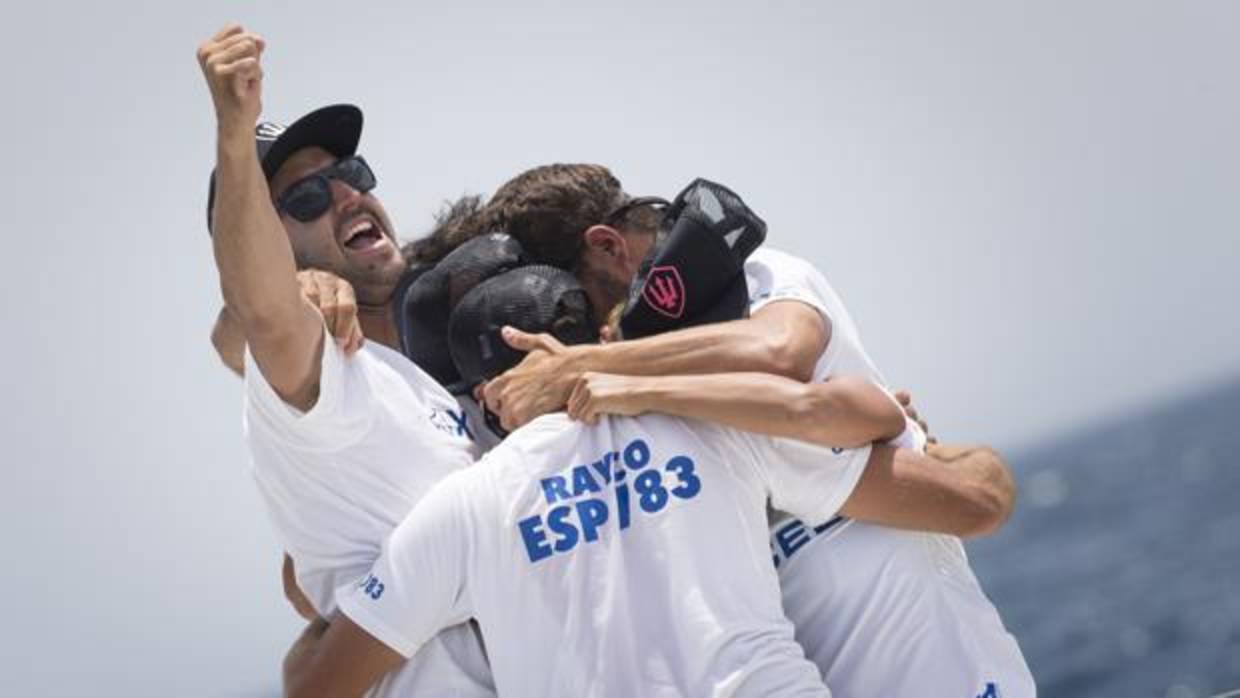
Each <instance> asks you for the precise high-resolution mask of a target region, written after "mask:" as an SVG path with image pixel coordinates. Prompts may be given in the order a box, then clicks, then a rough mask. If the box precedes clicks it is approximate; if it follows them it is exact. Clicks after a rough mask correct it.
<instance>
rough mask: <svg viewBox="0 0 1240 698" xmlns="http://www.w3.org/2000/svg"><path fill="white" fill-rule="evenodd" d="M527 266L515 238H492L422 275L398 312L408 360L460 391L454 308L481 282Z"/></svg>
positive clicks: (461, 249)
mask: <svg viewBox="0 0 1240 698" xmlns="http://www.w3.org/2000/svg"><path fill="white" fill-rule="evenodd" d="M525 261H526V259H525V253H524V251H523V250H522V249H521V245H520V243H518V242H517V241H516V240H515V239H514V238H512V237H510V236H508V235H505V234H504V233H491V234H489V235H483V236H481V237H477V238H474V239H472V240H470V241H469V242H466V243H464V244H463V245H461V246H460V247H458V248H456V249H455V250H453V251H452V252H451V253H449V254H448V255H447V256H446V257H444V258H443V259H441V260H440V261H439V263H438V264H436V265H435V266H434V267H432V268H431V269H429V270H427V271H425V272H423V273H422V274H421V275H420V276H418V277H417V278H416V279H415V280H414V281H413V282H412V283H411V284H409V287H408V290H406V291H405V295H404V298H403V299H402V301H401V304H400V307H399V308H398V310H399V320H398V322H397V326H398V327H399V328H400V330H401V338H400V339H401V348H402V349H403V350H404V353H405V356H407V357H409V359H410V360H411V361H413V362H414V363H415V364H417V365H418V366H419V367H421V369H422V370H423V371H426V372H427V374H429V375H430V376H431V377H432V378H434V379H435V380H436V381H438V382H439V383H440V384H441V385H444V386H448V387H450V388H451V387H456V384H457V383H459V382H460V379H461V376H460V374H459V373H458V372H457V370H456V365H455V364H454V363H453V362H452V355H451V354H450V352H449V351H448V342H447V336H448V318H449V316H450V314H451V311H452V308H453V307H455V306H456V304H457V303H458V302H459V301H460V300H461V299H462V298H464V297H465V295H466V294H467V293H468V292H469V291H470V290H471V289H473V288H474V287H475V286H477V285H478V284H479V283H481V282H482V281H484V280H486V279H488V278H490V277H493V276H495V275H497V274H502V273H503V272H506V271H508V270H510V269H513V268H515V267H518V266H521V265H522V264H524V263H525Z"/></svg>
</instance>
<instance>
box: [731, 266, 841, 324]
mask: <svg viewBox="0 0 1240 698" xmlns="http://www.w3.org/2000/svg"><path fill="white" fill-rule="evenodd" d="M745 281H746V283H747V284H749V312H750V314H753V313H756V312H758V311H759V310H761V309H762V307H763V306H765V305H767V304H768V303H774V302H775V301H788V300H793V301H800V302H802V303H805V304H806V305H808V306H810V307H812V308H813V309H815V310H817V311H818V312H819V313H820V314H822V317H823V318H824V319H825V320H826V321H827V322H830V321H831V311H830V309H829V307H828V306H829V303H828V301H827V298H826V294H825V292H824V290H825V289H826V288H828V286H827V280H826V278H825V277H823V275H822V273H821V272H819V271H818V270H817V269H815V268H814V266H813V265H812V264H810V263H809V262H806V261H805V260H803V259H800V258H799V257H794V256H792V255H790V254H784V253H783V252H778V251H776V250H765V249H760V250H756V251H755V252H754V253H753V254H752V255H750V257H749V259H748V260H746V262H745Z"/></svg>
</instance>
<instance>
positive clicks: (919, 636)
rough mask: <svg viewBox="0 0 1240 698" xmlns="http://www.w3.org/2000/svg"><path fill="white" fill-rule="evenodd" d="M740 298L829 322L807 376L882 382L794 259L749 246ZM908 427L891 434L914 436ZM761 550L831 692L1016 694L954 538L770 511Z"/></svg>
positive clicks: (998, 632) (1003, 646)
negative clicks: (793, 305)
mask: <svg viewBox="0 0 1240 698" xmlns="http://www.w3.org/2000/svg"><path fill="white" fill-rule="evenodd" d="M745 272H746V278H747V281H748V282H749V292H750V302H751V306H750V310H751V312H753V311H756V310H757V309H758V308H760V307H761V306H763V305H765V304H767V303H770V302H772V301H776V300H798V301H801V302H804V303H807V304H809V305H810V306H812V307H814V308H815V309H817V310H818V311H819V312H820V313H822V314H823V315H824V316H825V317H826V318H828V319H829V321H830V322H831V327H832V332H831V341H830V342H829V343H828V345H827V349H826V351H824V352H823V355H822V357H821V358H820V359H819V361H818V363H817V365H816V366H815V370H814V380H824V379H826V378H829V377H832V376H841V375H853V376H862V377H865V378H869V379H870V380H872V381H873V382H875V383H877V384H878V385H880V386H883V387H884V388H885V387H886V381H884V379H883V377H882V375H881V374H880V373H879V372H878V370H877V368H875V366H874V363H873V361H871V360H870V358H869V356H868V355H867V354H866V352H865V349H864V348H863V347H862V345H861V339H860V336H859V334H858V332H857V327H856V324H855V323H854V322H853V319H852V317H851V316H850V315H849V314H848V310H847V309H846V308H845V307H844V304H843V302H842V301H841V300H840V298H839V296H838V295H837V294H836V293H835V291H834V290H833V289H832V288H831V286H830V285H829V284H828V283H827V281H826V279H824V278H823V277H822V275H821V274H820V273H819V272H818V271H817V270H816V269H814V268H813V267H812V266H811V265H809V264H808V263H806V262H805V261H804V260H801V259H798V258H796V257H793V256H791V255H788V254H784V253H782V252H778V251H775V250H770V249H765V248H764V249H760V250H757V251H755V252H754V253H753V255H751V256H750V258H749V262H748V263H747V264H746V266H745ZM919 438H920V433H919V430H918V431H916V432H914V431H908V432H906V433H905V435H904V437H902V439H907V440H903V441H901V442H900V443H898V444H897V445H900V446H903V447H906V448H920V447H921V446H922V444H923V443H924V442H923V441H920V440H919ZM770 543H771V550H772V553H773V556H774V560H775V564H776V565H777V567H778V570H779V579H780V588H781V591H782V593H783V599H784V610H785V612H786V613H787V614H788V618H789V619H790V620H791V621H792V622H793V624H794V625H795V626H796V636H797V641H798V642H800V643H801V645H802V647H804V648H805V654H806V656H807V657H809V658H810V659H811V660H812V661H813V662H814V663H815V664H817V665H818V668H819V669H820V670H821V671H822V675H823V678H824V679H825V680H826V682H827V685H828V686H830V687H831V689H832V690H833V691H835V692H836V693H838V694H839V695H845V696H848V695H863V696H907V695H926V696H953V697H958V698H974V697H976V696H987V698H995V697H1001V698H1023V697H1024V696H1032V695H1035V692H1036V690H1035V688H1034V683H1033V677H1032V676H1031V674H1030V673H1029V668H1028V666H1027V665H1026V664H1025V660H1024V657H1023V656H1022V654H1021V652H1020V648H1019V647H1018V646H1017V644H1016V640H1015V638H1013V637H1012V636H1011V634H1009V633H1008V632H1007V629H1006V628H1004V626H1003V622H1002V621H1001V620H1000V618H999V614H998V612H997V611H996V610H995V607H994V605H993V604H992V603H991V602H990V599H988V598H987V597H986V594H985V593H984V592H983V591H982V589H981V586H980V585H979V584H978V581H977V578H976V577H975V576H974V575H973V572H972V570H971V569H970V568H969V563H968V558H967V557H966V555H965V552H964V547H963V546H962V545H961V543H960V540H959V539H958V538H955V537H952V536H944V535H937V534H930V533H918V532H909V531H899V530H895V529H889V528H884V527H881V526H873V525H869V524H864V523H861V522H857V521H851V520H849V519H844V518H840V517H836V518H834V519H832V520H831V521H828V522H826V523H823V524H818V525H808V524H807V523H804V522H802V521H800V520H797V519H796V518H794V517H791V516H787V515H781V516H775V517H772V527H771V539H770ZM988 694H989V695H988Z"/></svg>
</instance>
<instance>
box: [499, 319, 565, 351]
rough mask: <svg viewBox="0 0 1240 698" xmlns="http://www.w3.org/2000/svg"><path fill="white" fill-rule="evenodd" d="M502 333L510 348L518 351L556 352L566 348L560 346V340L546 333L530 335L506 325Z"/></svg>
mask: <svg viewBox="0 0 1240 698" xmlns="http://www.w3.org/2000/svg"><path fill="white" fill-rule="evenodd" d="M500 333H501V335H502V336H503V337H504V341H505V342H507V343H508V346H510V347H512V348H513V349H516V350H517V351H526V352H529V351H534V350H535V349H542V350H543V351H549V352H555V351H557V350H559V349H563V348H564V345H562V344H560V341H559V340H558V339H556V338H555V337H552V336H551V335H549V334H546V333H545V332H544V333H541V334H530V333H528V332H522V331H521V330H518V329H517V328H515V327H511V326H508V325H505V326H504V329H503V330H501V332H500Z"/></svg>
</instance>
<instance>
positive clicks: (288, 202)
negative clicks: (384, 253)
mask: <svg viewBox="0 0 1240 698" xmlns="http://www.w3.org/2000/svg"><path fill="white" fill-rule="evenodd" d="M333 179H338V180H340V181H341V182H344V183H345V184H347V185H349V186H350V187H352V188H354V189H356V190H357V191H359V192H361V193H362V194H365V193H366V192H368V191H370V190H371V189H374V188H375V184H376V182H375V173H374V172H373V171H372V170H371V169H370V165H368V164H366V160H365V159H364V158H363V157H362V156H361V155H350V156H349V157H347V158H342V159H340V160H337V161H336V162H335V163H334V164H332V165H329V166H327V167H324V168H323V169H321V170H319V171H318V172H315V173H314V174H311V175H309V176H306V177H302V178H301V179H299V180H297V181H296V182H293V183H292V184H290V185H289V186H288V188H287V189H285V190H284V193H283V194H281V195H280V198H278V199H276V210H277V211H281V212H283V213H287V214H288V215H290V216H292V217H293V218H296V219H297V220H299V221H301V222H302V223H309V222H310V221H313V220H314V219H316V218H318V217H319V216H321V215H323V214H324V213H327V209H329V208H331V206H332V186H331V180H333Z"/></svg>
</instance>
